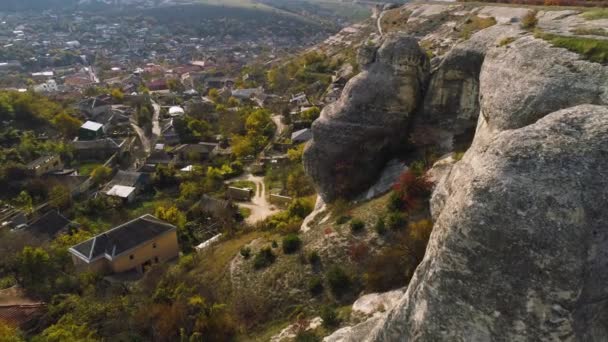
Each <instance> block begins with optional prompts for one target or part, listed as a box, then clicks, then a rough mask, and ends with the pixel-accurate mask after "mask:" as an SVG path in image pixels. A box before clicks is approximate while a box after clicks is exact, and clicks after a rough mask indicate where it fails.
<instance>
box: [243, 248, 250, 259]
mask: <svg viewBox="0 0 608 342" xmlns="http://www.w3.org/2000/svg"><path fill="white" fill-rule="evenodd" d="M240 253H241V255H242V256H243V258H245V259H249V257H250V256H251V248H249V247H242V248H241V251H240Z"/></svg>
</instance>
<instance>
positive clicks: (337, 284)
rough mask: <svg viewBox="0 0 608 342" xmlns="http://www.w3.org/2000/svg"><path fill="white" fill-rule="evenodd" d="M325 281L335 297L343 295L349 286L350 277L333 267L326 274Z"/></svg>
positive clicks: (337, 267) (340, 269) (338, 268)
mask: <svg viewBox="0 0 608 342" xmlns="http://www.w3.org/2000/svg"><path fill="white" fill-rule="evenodd" d="M327 281H328V282H329V287H330V289H331V291H332V293H333V294H334V295H336V296H339V295H341V294H343V293H344V292H346V291H347V290H348V289H349V288H350V286H351V280H350V277H349V276H348V274H346V272H344V270H343V269H342V268H340V267H339V266H334V267H332V268H331V269H330V270H329V271H328V272H327Z"/></svg>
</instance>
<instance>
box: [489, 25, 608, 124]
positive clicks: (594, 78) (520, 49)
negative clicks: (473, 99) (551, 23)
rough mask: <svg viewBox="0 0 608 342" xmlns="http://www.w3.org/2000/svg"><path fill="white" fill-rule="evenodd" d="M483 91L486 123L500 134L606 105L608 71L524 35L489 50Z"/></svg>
mask: <svg viewBox="0 0 608 342" xmlns="http://www.w3.org/2000/svg"><path fill="white" fill-rule="evenodd" d="M480 87H481V99H480V103H481V108H482V115H483V117H484V119H485V120H483V122H482V123H484V124H485V125H484V127H485V129H487V130H489V131H491V132H496V131H502V130H505V129H513V128H519V127H523V126H526V125H528V124H531V123H534V122H535V121H536V120H538V119H540V118H542V117H543V116H545V115H547V114H548V113H551V112H554V111H556V110H559V109H562V108H568V107H571V106H575V105H579V104H585V103H588V104H608V68H606V67H604V66H602V65H601V64H599V63H590V62H587V61H584V60H581V58H580V56H579V55H578V54H576V53H574V52H569V51H567V50H565V49H560V48H554V47H552V46H551V45H550V44H549V43H547V42H545V41H544V40H541V39H536V38H534V37H532V36H526V37H523V38H520V39H517V40H516V41H514V42H513V43H511V44H509V45H508V46H504V47H499V48H496V49H492V50H491V51H489V52H488V54H487V56H486V62H485V63H484V64H483V68H482V71H481V75H480ZM479 133H480V132H479V131H478V132H477V134H478V135H479ZM481 133H484V132H481Z"/></svg>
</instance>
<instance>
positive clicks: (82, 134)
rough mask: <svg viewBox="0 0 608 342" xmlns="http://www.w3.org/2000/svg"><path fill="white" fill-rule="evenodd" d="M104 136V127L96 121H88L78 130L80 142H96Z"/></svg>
mask: <svg viewBox="0 0 608 342" xmlns="http://www.w3.org/2000/svg"><path fill="white" fill-rule="evenodd" d="M102 136H103V125H102V124H100V123H99V122H95V121H87V122H85V123H83V124H82V126H80V129H79V130H78V140H95V139H100V138H101V137H102Z"/></svg>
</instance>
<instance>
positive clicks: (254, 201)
mask: <svg viewBox="0 0 608 342" xmlns="http://www.w3.org/2000/svg"><path fill="white" fill-rule="evenodd" d="M238 180H246V181H250V182H253V183H254V184H255V187H256V188H255V194H254V196H253V197H252V198H251V202H236V205H238V206H239V207H241V208H247V209H249V210H251V215H249V217H247V220H246V221H247V223H250V224H253V223H256V222H260V221H262V220H264V219H265V218H267V217H269V216H272V215H274V214H276V213H278V212H279V210H278V209H277V208H276V207H275V206H274V205H272V204H271V203H270V202H268V200H267V199H266V185H265V184H264V177H260V176H254V175H252V174H250V173H247V174H245V175H242V176H239V177H236V178H232V179H229V180H228V181H227V182H228V183H229V182H234V181H238Z"/></svg>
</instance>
